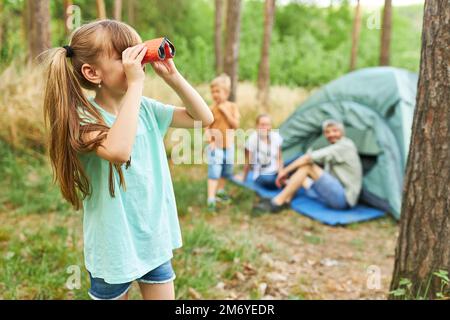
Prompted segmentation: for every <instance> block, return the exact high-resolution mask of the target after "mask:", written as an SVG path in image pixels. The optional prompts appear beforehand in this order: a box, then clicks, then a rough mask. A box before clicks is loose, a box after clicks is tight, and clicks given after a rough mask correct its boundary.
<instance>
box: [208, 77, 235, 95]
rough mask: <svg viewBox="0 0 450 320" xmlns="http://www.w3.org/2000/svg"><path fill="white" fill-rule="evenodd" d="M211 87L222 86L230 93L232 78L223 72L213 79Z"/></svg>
mask: <svg viewBox="0 0 450 320" xmlns="http://www.w3.org/2000/svg"><path fill="white" fill-rule="evenodd" d="M210 87H211V88H212V87H220V88H222V89H225V90H226V91H227V92H228V93H229V92H230V91H231V79H230V77H229V76H228V75H227V74H225V73H222V74H221V75H220V76H218V77H216V78H214V79H213V80H212V81H211V84H210Z"/></svg>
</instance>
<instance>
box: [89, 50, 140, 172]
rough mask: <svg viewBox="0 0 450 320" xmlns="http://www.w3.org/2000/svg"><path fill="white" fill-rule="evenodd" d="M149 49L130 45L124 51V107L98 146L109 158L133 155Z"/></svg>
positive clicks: (121, 159) (125, 158) (123, 158)
mask: <svg viewBox="0 0 450 320" xmlns="http://www.w3.org/2000/svg"><path fill="white" fill-rule="evenodd" d="M146 51H147V48H146V47H145V46H143V45H137V46H134V47H130V48H128V49H126V50H124V51H123V53H122V63H123V67H124V71H125V74H126V77H127V82H128V89H127V92H126V94H125V96H124V97H123V100H122V107H121V108H120V112H119V114H118V115H117V118H116V120H115V121H114V123H113V125H112V126H111V128H110V129H109V131H108V133H107V136H106V138H105V140H104V141H103V142H102V143H101V145H100V146H99V147H97V148H96V150H95V152H96V154H97V155H98V156H99V157H100V158H102V159H105V160H108V161H111V162H113V163H117V164H121V163H124V162H127V161H128V160H129V158H130V155H131V151H132V147H133V143H134V140H135V137H136V131H137V124H138V116H139V107H140V101H141V97H142V90H143V87H144V79H145V73H144V71H143V70H142V66H141V61H142V59H143V57H144V55H145V53H146ZM99 133H100V131H92V132H89V133H86V134H84V135H83V137H82V139H83V140H84V141H89V140H91V139H93V138H95V137H96V136H97V135H98V134H99Z"/></svg>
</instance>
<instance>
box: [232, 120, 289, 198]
mask: <svg viewBox="0 0 450 320" xmlns="http://www.w3.org/2000/svg"><path fill="white" fill-rule="evenodd" d="M282 143H283V138H282V137H281V136H280V134H279V133H278V131H275V130H272V120H271V119H270V116H269V115H267V114H261V115H259V116H258V117H257V118H256V132H254V133H253V134H251V135H250V137H249V138H248V140H247V143H246V146H245V160H246V161H245V165H244V174H243V176H238V177H237V178H238V179H239V180H241V181H243V182H244V181H246V180H247V175H248V173H249V171H250V165H252V166H253V180H254V181H255V183H257V184H259V185H261V186H262V187H265V188H267V189H277V186H276V184H275V181H276V180H277V176H278V172H280V171H281V170H282V169H283V158H282V153H281V144H282Z"/></svg>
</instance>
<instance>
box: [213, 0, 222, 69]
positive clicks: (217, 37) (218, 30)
mask: <svg viewBox="0 0 450 320" xmlns="http://www.w3.org/2000/svg"><path fill="white" fill-rule="evenodd" d="M215 3H216V12H215V25H214V45H215V51H216V52H215V53H216V74H217V75H219V74H221V73H222V71H223V13H224V5H223V0H216V1H215Z"/></svg>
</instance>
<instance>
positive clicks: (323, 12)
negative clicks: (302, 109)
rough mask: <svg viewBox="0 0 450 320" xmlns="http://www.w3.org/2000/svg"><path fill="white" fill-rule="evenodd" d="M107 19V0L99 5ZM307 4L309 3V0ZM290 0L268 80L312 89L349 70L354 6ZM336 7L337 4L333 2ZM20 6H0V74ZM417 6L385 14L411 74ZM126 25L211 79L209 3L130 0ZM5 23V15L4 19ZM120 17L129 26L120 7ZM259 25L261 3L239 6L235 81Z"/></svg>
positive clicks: (374, 48) (366, 47)
mask: <svg viewBox="0 0 450 320" xmlns="http://www.w3.org/2000/svg"><path fill="white" fill-rule="evenodd" d="M105 3H106V8H107V14H108V16H109V17H111V16H112V8H113V1H112V0H107V1H105ZM308 3H313V2H312V1H310V2H308ZM308 3H302V2H299V1H292V2H289V3H288V4H286V5H280V4H278V6H277V9H276V14H275V23H274V29H273V35H272V42H271V44H272V45H271V48H270V53H271V57H270V63H271V80H272V83H274V84H284V85H292V86H308V87H310V86H317V85H320V84H323V83H326V82H328V81H330V80H332V79H334V78H336V77H338V76H340V75H342V74H344V73H346V72H347V71H348V65H349V60H350V47H351V32H352V23H353V7H352V6H350V5H349V1H348V0H342V1H339V3H338V4H334V5H333V6H329V7H318V6H315V5H311V4H308ZM335 3H336V2H335ZM74 4H75V5H77V6H79V7H80V9H81V18H82V22H83V23H85V22H88V21H91V20H93V19H95V18H96V7H95V4H94V3H93V1H89V0H75V1H74ZM23 5H24V1H23V0H6V1H5V2H4V12H2V13H1V15H0V16H1V18H2V21H4V25H5V26H6V32H5V36H4V38H5V40H6V41H4V42H5V43H4V44H3V45H2V47H1V49H0V58H1V63H0V68H1V67H4V65H7V64H9V63H10V62H11V60H12V59H14V58H17V56H18V55H19V56H20V55H21V54H22V52H23V51H24V50H25V49H26V41H24V39H25V38H24V33H23V31H22V24H23V23H22V20H23V19H22V13H23V12H22V11H23ZM422 11H423V10H422V6H420V5H416V6H409V7H404V6H403V7H394V9H393V16H392V19H393V21H392V45H391V64H392V65H393V66H397V67H402V68H406V69H409V70H412V71H418V68H419V60H420V34H421V23H422ZM135 12H136V13H135V16H136V18H135V23H134V24H133V27H134V28H136V30H137V31H138V32H139V33H140V34H141V37H142V38H143V39H144V40H145V39H149V38H153V37H156V36H160V35H166V36H168V37H169V38H171V39H172V40H173V41H174V43H175V45H176V47H177V50H178V54H177V57H176V62H177V65H178V67H179V69H180V70H181V71H182V72H183V74H184V75H186V77H187V78H188V79H189V80H190V81H193V82H196V83H200V82H209V81H210V80H211V78H213V77H214V75H215V71H214V60H215V58H214V2H213V1H208V0H193V1H184V0H172V1H158V0H149V1H136V8H135ZM63 14H64V12H63V1H62V0H55V1H51V16H52V20H51V32H52V44H53V45H54V46H60V45H63V44H64V43H66V42H67V41H68V39H67V37H66V35H65V32H64V21H63V18H62V17H63ZM377 14H378V15H379V14H380V10H377V11H367V10H366V11H364V12H363V16H362V26H361V36H360V38H361V40H360V46H359V54H358V62H357V65H358V68H362V67H367V66H375V65H377V64H378V59H379V41H380V29H377V28H370V27H369V25H368V21H369V19H371V18H373V17H374V15H377ZM5 17H8V19H7V20H6V19H5ZM122 18H123V20H124V21H125V22H127V21H128V10H127V3H126V2H124V6H123V14H122ZM263 23H264V3H263V1H258V0H247V1H244V2H243V8H242V22H241V35H240V39H241V41H240V52H239V79H241V80H248V81H256V79H257V76H258V66H259V60H260V52H261V44H262V35H263Z"/></svg>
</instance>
